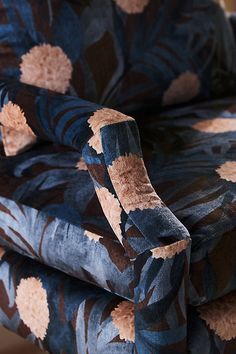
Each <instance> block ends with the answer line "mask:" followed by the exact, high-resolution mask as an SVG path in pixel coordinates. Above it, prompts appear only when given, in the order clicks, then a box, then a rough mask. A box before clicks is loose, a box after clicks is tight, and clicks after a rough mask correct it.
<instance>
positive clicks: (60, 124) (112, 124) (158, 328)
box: [0, 79, 191, 354]
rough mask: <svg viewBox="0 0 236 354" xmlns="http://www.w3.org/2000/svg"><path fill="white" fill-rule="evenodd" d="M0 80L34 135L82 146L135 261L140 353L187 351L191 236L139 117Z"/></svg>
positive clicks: (4, 95)
mask: <svg viewBox="0 0 236 354" xmlns="http://www.w3.org/2000/svg"><path fill="white" fill-rule="evenodd" d="M0 88H1V95H0V96H1V105H2V106H3V104H4V103H7V102H8V101H12V102H13V103H15V104H17V105H19V106H20V108H21V109H22V110H23V112H24V114H25V117H26V120H27V124H28V125H29V126H30V128H31V129H32V130H33V132H34V133H35V135H37V136H39V137H40V138H42V139H46V140H50V141H53V142H57V143H60V144H64V145H69V146H71V147H73V148H75V149H77V150H79V151H81V150H82V153H83V157H84V160H85V161H86V163H87V166H88V170H89V172H90V175H91V178H92V180H93V182H94V187H95V190H96V193H97V195H98V199H99V201H100V204H101V206H102V208H103V211H104V214H105V216H106V218H107V219H108V221H109V223H110V225H111V227H112V228H113V230H114V232H115V234H116V236H117V237H118V239H119V241H120V242H121V244H122V245H123V247H124V248H125V250H126V253H127V254H128V255H129V257H130V259H131V261H132V264H133V276H134V281H133V289H134V306H135V342H136V347H137V353H139V354H144V353H145V354H153V353H159V352H160V353H163V354H164V353H167V352H168V353H169V352H170V351H171V350H174V351H175V352H177V351H178V353H185V352H186V335H187V331H186V321H187V315H186V308H187V305H186V302H187V301H186V298H187V286H188V274H189V257H190V246H191V241H190V236H189V233H188V231H187V230H186V228H185V227H184V226H183V225H182V223H181V222H180V221H179V220H178V219H177V218H176V217H175V215H174V214H173V213H172V212H171V211H170V210H169V208H168V207H166V206H165V204H164V203H163V202H162V200H161V199H160V198H159V197H158V195H157V194H156V192H155V190H154V188H153V187H152V185H151V182H150V180H149V177H148V174H147V171H146V168H145V165H144V162H143V158H142V149H141V145H140V138H139V131H138V127H137V124H136V121H135V120H134V119H132V118H131V117H128V116H125V115H123V114H122V113H120V112H117V111H114V110H111V109H108V108H103V107H101V106H98V105H96V104H94V103H90V102H87V101H84V100H82V99H79V98H76V97H71V96H66V95H61V94H55V93H52V92H49V91H47V90H43V89H39V88H35V87H32V86H28V85H25V84H21V83H19V82H16V81H12V80H6V79H2V80H1V85H0ZM173 348H174V349H173Z"/></svg>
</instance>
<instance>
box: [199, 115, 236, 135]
mask: <svg viewBox="0 0 236 354" xmlns="http://www.w3.org/2000/svg"><path fill="white" fill-rule="evenodd" d="M193 128H194V129H195V130H198V131H199V132H202V133H212V134H217V133H227V132H234V131H236V118H213V119H205V120H202V121H200V122H197V123H196V124H194V125H193Z"/></svg>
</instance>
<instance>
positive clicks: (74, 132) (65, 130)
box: [0, 77, 101, 150]
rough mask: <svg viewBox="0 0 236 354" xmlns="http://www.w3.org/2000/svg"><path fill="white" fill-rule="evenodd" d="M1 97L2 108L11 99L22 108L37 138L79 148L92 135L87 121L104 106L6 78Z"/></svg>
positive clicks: (1, 80)
mask: <svg viewBox="0 0 236 354" xmlns="http://www.w3.org/2000/svg"><path fill="white" fill-rule="evenodd" d="M0 98H1V107H3V106H4V105H5V104H7V103H8V102H9V101H10V102H12V103H13V104H16V105H18V106H19V107H20V109H21V110H22V112H23V114H24V116H25V119H26V123H27V125H28V126H29V127H30V128H31V130H32V131H33V133H34V134H35V135H36V136H37V137H39V138H41V139H43V140H48V141H51V142H56V143H59V144H63V145H67V146H70V147H73V148H75V149H78V150H81V149H82V147H83V146H84V145H85V143H86V142H87V141H88V139H89V137H90V136H91V135H92V131H91V129H90V128H89V125H88V123H87V120H88V119H89V117H90V116H91V115H92V114H93V113H94V112H95V111H96V110H98V109H99V108H101V107H100V106H99V105H97V104H95V103H92V102H88V101H85V100H82V99H80V98H78V97H73V96H67V95H63V94H59V93H55V92H52V91H49V90H46V89H41V88H38V87H34V86H31V85H27V84H23V83H21V82H19V81H16V80H14V79H11V78H7V77H0ZM9 124H10V122H9ZM13 124H14V122H13ZM11 128H13V126H11Z"/></svg>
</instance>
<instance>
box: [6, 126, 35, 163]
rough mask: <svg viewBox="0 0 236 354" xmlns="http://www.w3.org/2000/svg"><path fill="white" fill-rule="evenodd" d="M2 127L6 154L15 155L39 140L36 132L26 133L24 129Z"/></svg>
mask: <svg viewBox="0 0 236 354" xmlns="http://www.w3.org/2000/svg"><path fill="white" fill-rule="evenodd" d="M0 128H1V133H2V141H3V147H4V151H5V154H6V156H15V155H17V154H18V153H20V152H23V151H25V150H26V149H28V148H29V147H30V146H32V145H33V144H35V143H36V141H37V138H36V136H35V135H34V134H24V132H22V131H18V130H15V129H11V128H7V127H0Z"/></svg>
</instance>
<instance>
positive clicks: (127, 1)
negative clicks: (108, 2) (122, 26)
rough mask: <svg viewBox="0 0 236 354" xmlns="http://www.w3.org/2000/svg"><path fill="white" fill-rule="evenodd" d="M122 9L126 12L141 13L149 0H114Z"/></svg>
mask: <svg viewBox="0 0 236 354" xmlns="http://www.w3.org/2000/svg"><path fill="white" fill-rule="evenodd" d="M114 1H115V2H116V4H117V5H118V6H119V7H120V8H121V10H122V11H124V12H126V13H127V14H130V15H131V14H139V13H142V12H143V11H144V9H145V7H146V6H147V5H148V3H149V1H150V0H114Z"/></svg>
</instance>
